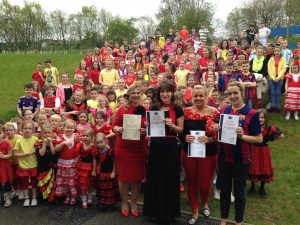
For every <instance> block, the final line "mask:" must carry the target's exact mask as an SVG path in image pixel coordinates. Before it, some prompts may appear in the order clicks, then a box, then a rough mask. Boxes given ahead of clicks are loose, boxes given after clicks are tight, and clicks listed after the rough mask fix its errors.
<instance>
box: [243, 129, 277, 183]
mask: <svg viewBox="0 0 300 225" xmlns="http://www.w3.org/2000/svg"><path fill="white" fill-rule="evenodd" d="M281 134H282V133H281V131H280V130H279V129H278V128H277V127H275V126H268V127H267V128H264V129H263V131H262V135H263V142H262V143H261V144H254V145H252V164H251V167H250V170H249V174H248V179H249V180H250V181H251V182H260V181H261V182H271V181H273V180H274V176H273V173H274V167H273V164H272V160H271V152H270V147H269V145H268V142H269V141H274V139H275V138H276V137H278V136H280V135H281Z"/></svg>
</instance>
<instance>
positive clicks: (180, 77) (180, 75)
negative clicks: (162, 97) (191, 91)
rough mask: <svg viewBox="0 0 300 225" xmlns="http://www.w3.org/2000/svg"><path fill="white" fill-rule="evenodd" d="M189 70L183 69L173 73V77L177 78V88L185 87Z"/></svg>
mask: <svg viewBox="0 0 300 225" xmlns="http://www.w3.org/2000/svg"><path fill="white" fill-rule="evenodd" d="M189 72H190V71H189V70H187V69H185V70H177V71H176V72H175V74H174V75H175V77H176V78H177V86H184V87H186V83H187V80H186V78H187V75H188V74H189Z"/></svg>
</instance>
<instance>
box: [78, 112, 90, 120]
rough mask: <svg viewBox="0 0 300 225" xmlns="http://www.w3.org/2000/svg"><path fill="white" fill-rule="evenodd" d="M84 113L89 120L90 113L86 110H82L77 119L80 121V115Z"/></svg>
mask: <svg viewBox="0 0 300 225" xmlns="http://www.w3.org/2000/svg"><path fill="white" fill-rule="evenodd" d="M82 113H84V114H85V115H86V117H87V119H89V113H88V111H86V110H81V111H79V112H78V113H77V119H79V116H80V114H82Z"/></svg>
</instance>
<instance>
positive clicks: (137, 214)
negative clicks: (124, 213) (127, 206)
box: [131, 209, 139, 217]
mask: <svg viewBox="0 0 300 225" xmlns="http://www.w3.org/2000/svg"><path fill="white" fill-rule="evenodd" d="M131 215H133V216H134V217H138V216H139V210H138V209H136V210H131Z"/></svg>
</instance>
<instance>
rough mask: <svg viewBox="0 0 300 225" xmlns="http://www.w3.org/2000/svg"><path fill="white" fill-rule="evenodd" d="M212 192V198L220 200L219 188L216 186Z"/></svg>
mask: <svg viewBox="0 0 300 225" xmlns="http://www.w3.org/2000/svg"><path fill="white" fill-rule="evenodd" d="M214 192H215V193H214V199H216V200H220V190H219V189H217V188H216V189H215V191H214Z"/></svg>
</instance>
